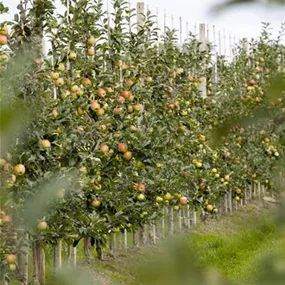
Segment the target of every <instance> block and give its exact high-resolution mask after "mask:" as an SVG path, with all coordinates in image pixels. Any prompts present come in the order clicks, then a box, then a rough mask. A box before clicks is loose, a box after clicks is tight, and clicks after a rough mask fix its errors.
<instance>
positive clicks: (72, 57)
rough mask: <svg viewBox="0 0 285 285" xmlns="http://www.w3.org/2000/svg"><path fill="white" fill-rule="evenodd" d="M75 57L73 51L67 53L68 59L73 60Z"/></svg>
mask: <svg viewBox="0 0 285 285" xmlns="http://www.w3.org/2000/svg"><path fill="white" fill-rule="evenodd" d="M76 58H77V54H76V53H75V52H71V53H70V54H69V59H71V60H75V59H76Z"/></svg>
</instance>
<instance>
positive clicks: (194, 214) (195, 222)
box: [193, 209, 197, 226]
mask: <svg viewBox="0 0 285 285" xmlns="http://www.w3.org/2000/svg"><path fill="white" fill-rule="evenodd" d="M193 225H194V226H195V225H197V212H196V211H195V209H194V210H193Z"/></svg>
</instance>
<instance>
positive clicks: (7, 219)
mask: <svg viewBox="0 0 285 285" xmlns="http://www.w3.org/2000/svg"><path fill="white" fill-rule="evenodd" d="M2 222H3V224H8V223H11V222H12V217H11V216H10V215H4V216H3V217H2Z"/></svg>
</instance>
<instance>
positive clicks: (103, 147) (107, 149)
mask: <svg viewBox="0 0 285 285" xmlns="http://www.w3.org/2000/svg"><path fill="white" fill-rule="evenodd" d="M109 149H110V148H109V147H108V145H106V144H102V145H101V147H100V150H101V151H102V152H108V151H109Z"/></svg>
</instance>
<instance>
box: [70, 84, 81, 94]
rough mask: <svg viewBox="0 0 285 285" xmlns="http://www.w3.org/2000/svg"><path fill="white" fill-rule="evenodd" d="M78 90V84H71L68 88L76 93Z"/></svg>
mask: <svg viewBox="0 0 285 285" xmlns="http://www.w3.org/2000/svg"><path fill="white" fill-rule="evenodd" d="M79 90H80V87H79V86H78V85H72V86H71V88H70V91H71V92H73V93H77V92H78V91H79Z"/></svg>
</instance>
